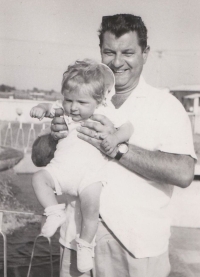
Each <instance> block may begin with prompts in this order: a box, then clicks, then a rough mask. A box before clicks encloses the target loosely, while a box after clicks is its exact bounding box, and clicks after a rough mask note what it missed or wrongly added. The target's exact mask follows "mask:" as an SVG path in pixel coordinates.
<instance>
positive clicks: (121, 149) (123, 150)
mask: <svg viewBox="0 0 200 277" xmlns="http://www.w3.org/2000/svg"><path fill="white" fill-rule="evenodd" d="M119 152H120V153H122V154H126V153H127V152H128V145H127V144H125V143H122V144H120V145H119Z"/></svg>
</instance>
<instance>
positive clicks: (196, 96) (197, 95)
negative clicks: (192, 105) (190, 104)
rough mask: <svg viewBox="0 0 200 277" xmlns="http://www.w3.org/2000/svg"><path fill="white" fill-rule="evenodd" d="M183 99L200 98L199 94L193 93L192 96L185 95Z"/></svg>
mask: <svg viewBox="0 0 200 277" xmlns="http://www.w3.org/2000/svg"><path fill="white" fill-rule="evenodd" d="M184 98H187V99H194V98H200V93H194V94H190V95H186V96H184Z"/></svg>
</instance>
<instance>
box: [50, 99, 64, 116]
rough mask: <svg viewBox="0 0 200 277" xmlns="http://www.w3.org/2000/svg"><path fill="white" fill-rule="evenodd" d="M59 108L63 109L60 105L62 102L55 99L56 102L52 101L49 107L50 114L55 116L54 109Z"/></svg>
mask: <svg viewBox="0 0 200 277" xmlns="http://www.w3.org/2000/svg"><path fill="white" fill-rule="evenodd" d="M59 108H61V109H63V106H62V103H61V102H60V101H59V100H57V101H56V102H54V103H53V104H52V107H51V110H50V114H51V115H52V116H55V110H56V109H59Z"/></svg>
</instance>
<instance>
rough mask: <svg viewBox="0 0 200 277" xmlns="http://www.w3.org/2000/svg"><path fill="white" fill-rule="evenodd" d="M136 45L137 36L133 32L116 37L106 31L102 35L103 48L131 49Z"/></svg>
mask: <svg viewBox="0 0 200 277" xmlns="http://www.w3.org/2000/svg"><path fill="white" fill-rule="evenodd" d="M136 45H139V43H138V35H137V32H135V31H130V32H128V33H125V34H123V35H121V36H120V37H117V36H116V35H115V34H113V33H111V32H109V31H107V32H105V33H104V35H103V44H102V47H103V48H107V47H115V46H116V47H125V48H133V47H135V46H136Z"/></svg>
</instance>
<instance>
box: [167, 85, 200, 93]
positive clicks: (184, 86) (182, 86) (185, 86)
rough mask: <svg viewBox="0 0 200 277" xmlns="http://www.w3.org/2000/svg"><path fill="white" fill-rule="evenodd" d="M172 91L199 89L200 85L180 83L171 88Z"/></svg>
mask: <svg viewBox="0 0 200 277" xmlns="http://www.w3.org/2000/svg"><path fill="white" fill-rule="evenodd" d="M170 91H199V92H200V85H180V86H176V87H172V88H170Z"/></svg>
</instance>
